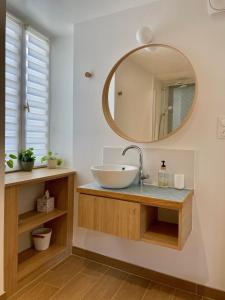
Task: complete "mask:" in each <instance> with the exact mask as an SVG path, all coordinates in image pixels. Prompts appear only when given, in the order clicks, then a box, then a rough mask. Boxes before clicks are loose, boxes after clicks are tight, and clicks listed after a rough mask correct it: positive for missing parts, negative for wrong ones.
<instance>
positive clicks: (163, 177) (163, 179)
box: [158, 160, 169, 187]
mask: <svg viewBox="0 0 225 300" xmlns="http://www.w3.org/2000/svg"><path fill="white" fill-rule="evenodd" d="M165 162H166V161H165V160H162V161H161V163H162V165H161V168H160V170H159V173H158V185H159V186H160V187H168V183H169V174H168V173H167V171H166V164H165Z"/></svg>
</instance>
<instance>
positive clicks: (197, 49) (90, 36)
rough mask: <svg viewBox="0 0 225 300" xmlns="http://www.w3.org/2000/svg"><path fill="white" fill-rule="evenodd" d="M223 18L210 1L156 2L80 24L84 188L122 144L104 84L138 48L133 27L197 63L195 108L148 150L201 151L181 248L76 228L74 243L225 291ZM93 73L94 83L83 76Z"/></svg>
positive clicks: (77, 149)
mask: <svg viewBox="0 0 225 300" xmlns="http://www.w3.org/2000/svg"><path fill="white" fill-rule="evenodd" d="M224 21H225V15H218V16H217V17H213V18H212V17H209V16H208V14H207V3H206V1H205V0H198V1H196V0H188V1H187V0H169V1H163V0H161V1H157V2H154V3H152V4H150V5H149V6H145V7H140V8H135V9H130V10H128V11H124V12H121V13H117V14H114V15H111V16H107V17H102V18H99V19H95V20H93V21H90V22H86V23H81V24H78V25H76V26H75V28H74V30H75V32H74V39H75V52H74V72H75V78H74V88H75V95H74V138H75V141H74V155H75V168H76V170H77V172H78V175H79V176H78V179H79V184H82V183H87V182H89V181H92V177H91V174H90V171H89V168H90V166H91V165H93V164H96V163H99V162H101V160H102V148H103V146H121V147H123V146H125V145H128V144H130V143H129V142H127V141H125V140H123V139H121V138H119V137H118V136H117V135H116V134H114V133H113V132H112V130H111V129H110V128H109V126H108V125H107V123H106V121H105V119H104V116H103V113H102V106H101V94H102V88H103V85H104V80H105V79H106V76H107V75H108V72H109V71H110V69H111V68H112V66H113V65H114V63H115V62H116V61H117V60H118V59H119V58H120V57H121V56H122V55H123V54H125V53H126V52H128V51H129V50H131V49H132V48H135V47H136V46H137V44H136V41H135V33H136V30H137V29H138V28H139V27H140V26H141V25H143V24H144V25H149V26H151V27H152V28H153V30H154V34H155V42H158V43H166V44H170V45H172V46H174V47H177V48H178V49H180V50H181V51H183V52H184V53H185V54H186V55H187V56H188V57H189V59H190V60H191V61H192V63H193V66H194V68H195V70H196V73H197V78H198V81H199V91H198V97H197V104H196V106H195V109H194V111H193V115H192V117H191V119H190V120H189V122H188V123H187V124H186V125H185V126H184V128H183V129H182V130H180V131H179V132H178V133H177V134H176V135H174V136H172V137H170V138H168V139H166V140H164V141H161V142H158V143H154V144H152V145H151V146H152V147H157V148H177V149H192V148H193V149H195V150H196V151H197V153H198V163H197V179H196V190H195V201H194V208H193V226H194V227H193V231H192V234H191V237H190V238H189V239H188V241H187V244H186V246H185V248H184V250H183V251H181V252H178V251H175V250H171V249H167V248H163V247H159V246H156V245H151V244H146V243H144V242H132V241H127V240H125V239H124V240H123V239H120V238H116V237H112V236H110V235H105V234H101V233H97V232H92V231H88V230H83V229H80V228H75V231H74V245H76V246H79V247H82V248H86V249H89V250H93V251H96V252H98V253H102V254H104V255H108V256H111V257H115V258H118V259H121V260H124V261H128V262H131V263H134V264H137V265H140V266H144V267H147V268H150V269H154V270H157V271H160V272H163V273H167V274H170V275H174V276H177V277H180V278H184V279H187V280H191V281H196V282H199V283H203V284H205V285H207V286H211V287H214V288H219V289H223V290H225V269H224V264H225V255H224V253H225V217H224V215H225V199H224V197H225V184H224V177H225V155H224V153H225V152H224V150H225V149H224V140H218V139H217V138H216V128H217V116H218V115H221V114H225V101H224V82H225V72H224V70H225V59H224V57H225V26H224ZM85 71H94V75H95V76H94V77H93V78H92V79H86V78H84V76H83V73H84V72H85Z"/></svg>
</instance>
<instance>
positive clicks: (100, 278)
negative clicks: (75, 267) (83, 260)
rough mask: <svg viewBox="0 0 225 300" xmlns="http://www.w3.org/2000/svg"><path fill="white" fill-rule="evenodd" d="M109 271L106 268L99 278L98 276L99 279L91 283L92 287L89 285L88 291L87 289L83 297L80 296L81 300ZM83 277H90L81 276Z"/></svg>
mask: <svg viewBox="0 0 225 300" xmlns="http://www.w3.org/2000/svg"><path fill="white" fill-rule="evenodd" d="M109 270H110V269H109V268H108V270H105V271H104V272H103V273H102V274H101V276H99V278H98V279H96V282H94V283H93V285H91V286H90V287H89V288H88V289H87V292H86V293H85V294H84V295H83V296H81V299H83V298H84V297H85V296H86V295H87V293H88V292H89V291H90V290H91V289H92V288H93V287H94V286H95V285H97V284H98V282H99V281H100V279H101V278H102V277H103V276H104V275H105V274H106V273H107V272H108V271H109ZM81 273H82V272H81ZM83 275H85V276H87V277H91V276H90V275H87V274H83Z"/></svg>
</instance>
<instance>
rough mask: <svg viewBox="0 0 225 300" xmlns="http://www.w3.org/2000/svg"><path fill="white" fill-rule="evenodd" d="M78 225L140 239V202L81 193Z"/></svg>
mask: <svg viewBox="0 0 225 300" xmlns="http://www.w3.org/2000/svg"><path fill="white" fill-rule="evenodd" d="M78 225H79V226H80V227H85V228H88V229H92V230H96V231H101V232H105V233H108V234H112V235H116V236H119V237H123V238H127V239H131V240H139V239H140V204H139V203H133V202H128V201H122V200H117V199H111V198H104V197H96V196H91V195H86V194H80V195H79V200H78Z"/></svg>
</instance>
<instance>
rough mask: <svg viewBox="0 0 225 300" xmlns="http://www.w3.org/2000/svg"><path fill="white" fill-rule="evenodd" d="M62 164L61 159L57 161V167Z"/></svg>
mask: <svg viewBox="0 0 225 300" xmlns="http://www.w3.org/2000/svg"><path fill="white" fill-rule="evenodd" d="M62 163H63V160H62V159H61V158H58V159H57V166H61V164H62Z"/></svg>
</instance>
